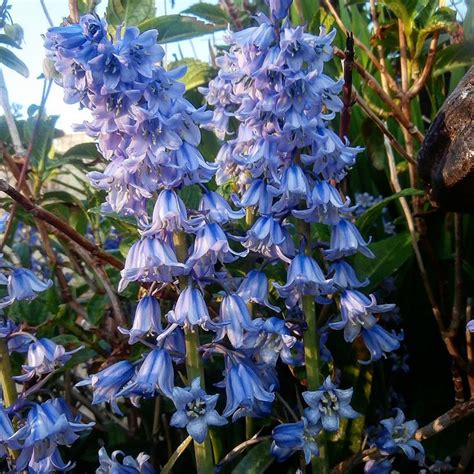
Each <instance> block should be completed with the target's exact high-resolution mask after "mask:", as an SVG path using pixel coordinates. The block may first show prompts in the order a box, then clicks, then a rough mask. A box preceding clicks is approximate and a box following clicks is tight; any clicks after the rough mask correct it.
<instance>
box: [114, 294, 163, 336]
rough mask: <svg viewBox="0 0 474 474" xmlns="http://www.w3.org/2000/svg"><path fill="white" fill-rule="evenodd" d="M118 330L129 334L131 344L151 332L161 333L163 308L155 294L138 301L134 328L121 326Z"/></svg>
mask: <svg viewBox="0 0 474 474" xmlns="http://www.w3.org/2000/svg"><path fill="white" fill-rule="evenodd" d="M118 330H119V331H120V332H121V333H122V334H126V335H128V336H129V338H128V343H129V344H135V343H136V342H137V341H138V339H139V338H141V337H143V336H145V335H146V334H148V333H150V332H153V333H155V334H161V332H162V331H163V327H162V325H161V310H160V303H159V302H158V300H157V299H156V298H155V297H154V296H150V295H146V296H144V297H143V298H142V299H141V300H140V301H139V302H138V305H137V308H136V310H135V316H134V317H133V325H132V329H125V328H122V327H119V328H118Z"/></svg>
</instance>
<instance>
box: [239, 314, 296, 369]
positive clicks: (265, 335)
mask: <svg viewBox="0 0 474 474" xmlns="http://www.w3.org/2000/svg"><path fill="white" fill-rule="evenodd" d="M246 336H247V337H246V340H245V343H244V347H254V354H253V357H254V359H255V360H256V361H257V362H263V363H264V364H265V365H267V366H269V367H275V365H276V363H277V361H278V357H279V356H280V353H281V351H282V350H283V348H287V349H291V348H292V347H293V346H294V345H295V343H296V337H295V336H293V335H292V334H291V331H290V330H289V329H288V327H287V326H286V323H285V321H284V320H283V319H279V318H275V317H270V318H266V319H265V320H263V324H261V327H260V332H259V333H258V334H255V335H254V334H248V335H246ZM249 338H253V339H255V342H253V341H250V340H249Z"/></svg>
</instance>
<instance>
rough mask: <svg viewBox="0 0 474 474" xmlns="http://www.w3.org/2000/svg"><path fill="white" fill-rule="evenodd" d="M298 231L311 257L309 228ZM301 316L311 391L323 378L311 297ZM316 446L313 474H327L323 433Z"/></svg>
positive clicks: (303, 225)
mask: <svg viewBox="0 0 474 474" xmlns="http://www.w3.org/2000/svg"><path fill="white" fill-rule="evenodd" d="M298 230H299V232H300V233H301V234H302V235H303V236H304V237H305V238H306V245H305V254H306V255H309V256H311V255H312V248H311V240H312V239H311V226H310V225H309V224H307V223H305V222H303V221H298ZM303 314H304V317H305V320H306V325H307V329H306V331H305V332H304V334H303V340H304V358H305V365H306V381H307V387H308V390H311V391H313V390H317V389H318V388H319V386H320V385H321V383H322V381H323V377H322V374H321V360H320V352H319V337H318V327H317V318H316V305H315V303H314V297H313V296H312V295H306V296H303ZM318 444H319V456H314V457H313V458H312V460H311V466H312V468H313V474H316V473H318V474H327V473H329V462H328V455H327V445H326V437H325V435H324V433H321V434H320V435H319V437H318Z"/></svg>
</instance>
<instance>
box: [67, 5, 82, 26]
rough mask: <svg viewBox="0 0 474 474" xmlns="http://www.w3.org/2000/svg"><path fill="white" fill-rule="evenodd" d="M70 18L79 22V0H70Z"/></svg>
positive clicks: (74, 21)
mask: <svg viewBox="0 0 474 474" xmlns="http://www.w3.org/2000/svg"><path fill="white" fill-rule="evenodd" d="M69 18H70V19H71V21H72V23H79V18H80V15H79V7H78V6H77V0H69Z"/></svg>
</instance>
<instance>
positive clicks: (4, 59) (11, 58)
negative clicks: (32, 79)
mask: <svg viewBox="0 0 474 474" xmlns="http://www.w3.org/2000/svg"><path fill="white" fill-rule="evenodd" d="M0 63H2V64H4V65H5V66H7V67H8V68H10V69H13V70H14V71H16V72H17V73H19V74H21V75H22V76H24V77H28V76H29V75H30V73H29V71H28V68H27V67H26V64H25V63H24V62H23V61H22V60H21V59H19V58H17V56H16V55H15V54H14V53H12V52H11V51H10V50H9V49H7V48H4V47H2V46H0Z"/></svg>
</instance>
